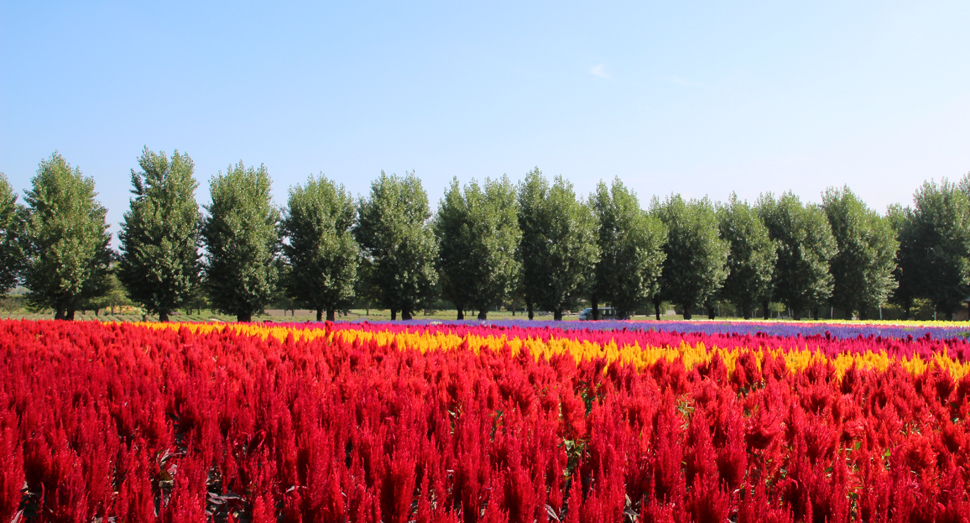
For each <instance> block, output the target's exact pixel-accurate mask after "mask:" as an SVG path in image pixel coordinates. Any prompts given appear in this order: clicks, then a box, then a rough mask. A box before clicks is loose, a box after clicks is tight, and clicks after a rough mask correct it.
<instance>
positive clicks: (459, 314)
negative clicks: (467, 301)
mask: <svg viewBox="0 0 970 523" xmlns="http://www.w3.org/2000/svg"><path fill="white" fill-rule="evenodd" d="M458 319H459V320H464V319H465V311H463V310H461V307H458Z"/></svg>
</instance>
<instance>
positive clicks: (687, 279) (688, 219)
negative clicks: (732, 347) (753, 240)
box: [653, 195, 730, 320]
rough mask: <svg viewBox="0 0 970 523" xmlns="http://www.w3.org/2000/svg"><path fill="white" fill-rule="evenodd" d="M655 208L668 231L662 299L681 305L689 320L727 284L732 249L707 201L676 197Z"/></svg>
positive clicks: (655, 203) (662, 279)
mask: <svg viewBox="0 0 970 523" xmlns="http://www.w3.org/2000/svg"><path fill="white" fill-rule="evenodd" d="M653 207H654V209H655V212H656V214H657V216H659V217H660V219H661V221H662V222H663V223H664V225H666V227H667V243H666V244H665V246H664V252H665V253H666V255H667V258H666V260H665V262H664V267H663V273H662V276H661V291H660V295H661V296H662V297H663V299H664V300H669V301H671V302H673V303H676V304H678V305H680V306H681V307H682V308H683V310H684V313H683V314H684V319H685V320H689V319H691V310H692V309H693V308H694V307H696V306H698V305H703V304H704V303H706V302H707V300H708V298H710V297H712V296H714V294H715V293H716V292H717V291H718V290H719V289H720V288H721V286H722V285H723V284H724V280H725V278H727V275H728V269H727V258H728V253H729V251H730V246H729V244H728V242H726V241H724V240H722V239H721V238H720V236H719V232H718V222H717V215H716V213H715V211H714V205H713V204H712V203H711V202H710V200H708V199H707V198H703V199H701V200H691V201H690V202H685V201H684V200H683V198H681V197H680V196H679V195H673V196H671V197H669V198H667V200H666V201H665V202H664V203H663V204H662V205H661V204H660V203H659V201H657V200H654V203H653Z"/></svg>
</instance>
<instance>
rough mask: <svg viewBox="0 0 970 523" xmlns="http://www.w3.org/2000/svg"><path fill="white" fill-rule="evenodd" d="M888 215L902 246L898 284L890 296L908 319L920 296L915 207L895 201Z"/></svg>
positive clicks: (896, 273) (898, 252)
mask: <svg viewBox="0 0 970 523" xmlns="http://www.w3.org/2000/svg"><path fill="white" fill-rule="evenodd" d="M886 219H887V220H888V221H889V224H890V225H891V226H892V228H893V233H894V234H895V235H896V241H897V242H898V243H899V248H898V249H897V250H896V268H895V269H894V270H893V280H894V281H895V282H896V283H897V287H896V288H895V289H894V290H893V292H892V294H891V295H890V296H889V301H890V302H891V303H895V304H896V305H899V306H900V307H901V308H902V309H903V313H904V314H905V319H907V320H908V319H910V317H911V315H912V309H913V300H915V299H916V298H918V297H919V296H920V293H921V292H920V291H921V288H920V285H921V284H920V281H919V280H920V278H921V275H920V260H919V253H918V252H917V246H918V243H919V242H918V238H917V236H916V233H917V231H916V227H914V222H913V210H912V209H910V208H909V207H903V206H902V205H899V204H898V203H897V204H892V205H890V206H889V208H888V209H887V210H886Z"/></svg>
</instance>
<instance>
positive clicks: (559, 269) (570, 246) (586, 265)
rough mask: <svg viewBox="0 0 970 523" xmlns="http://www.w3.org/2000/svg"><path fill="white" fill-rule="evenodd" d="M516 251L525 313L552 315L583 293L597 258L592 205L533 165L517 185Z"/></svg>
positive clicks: (560, 179)
mask: <svg viewBox="0 0 970 523" xmlns="http://www.w3.org/2000/svg"><path fill="white" fill-rule="evenodd" d="M519 209H520V211H519V227H520V228H521V229H522V240H521V242H520V243H519V253H520V254H519V255H520V259H521V260H522V266H523V276H522V277H523V286H522V288H523V290H524V294H525V298H526V305H527V307H529V318H530V319H531V318H532V316H533V313H532V307H533V306H534V305H538V306H539V307H541V308H543V309H545V310H549V311H552V312H553V318H554V319H555V320H561V319H562V313H563V311H564V310H566V309H567V308H570V307H573V306H574V305H575V303H576V300H577V299H578V298H579V297H580V296H583V295H586V294H588V292H589V288H590V286H591V285H592V283H593V276H592V274H593V268H594V267H595V265H596V262H597V261H599V246H598V245H597V243H596V237H597V227H598V223H597V220H596V215H595V214H594V213H593V211H592V208H591V207H590V206H589V205H587V204H585V203H584V202H581V201H579V200H577V199H576V193H575V191H574V190H573V185H572V184H571V183H569V182H567V181H566V180H565V179H564V178H563V177H562V176H557V177H556V179H555V181H554V182H553V184H552V186H550V185H549V182H548V181H547V180H546V179H545V177H543V176H542V173H541V172H540V171H539V169H538V168H535V169H533V170H532V171H531V172H529V174H527V175H526V179H525V181H523V182H522V183H521V184H520V185H519Z"/></svg>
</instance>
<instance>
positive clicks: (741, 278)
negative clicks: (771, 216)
mask: <svg viewBox="0 0 970 523" xmlns="http://www.w3.org/2000/svg"><path fill="white" fill-rule="evenodd" d="M717 219H718V226H719V229H720V233H721V238H722V239H724V240H725V241H727V242H728V245H729V246H730V253H729V254H728V258H727V269H728V276H727V279H725V280H724V287H723V288H722V289H721V292H720V294H721V296H722V297H723V298H724V299H726V300H728V301H730V302H731V303H733V304H734V305H735V306H736V307H737V308H738V310H739V311H740V312H741V315H742V316H744V318H745V319H748V318H750V317H751V314H752V310H753V309H754V308H755V307H757V306H758V305H759V304H761V303H764V302H769V301H771V295H772V288H771V281H772V274H773V273H774V270H775V261H776V260H777V259H778V253H777V252H776V246H775V243H774V242H773V241H771V237H770V235H769V234H768V228H767V227H766V226H765V224H764V222H763V221H762V220H761V218H760V217H759V216H758V213H757V211H756V210H755V209H753V208H751V206H750V205H748V202H746V201H740V200H738V197H737V195H736V194H734V193H731V197H730V198H729V199H728V201H727V203H725V204H723V205H719V206H718V208H717Z"/></svg>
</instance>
